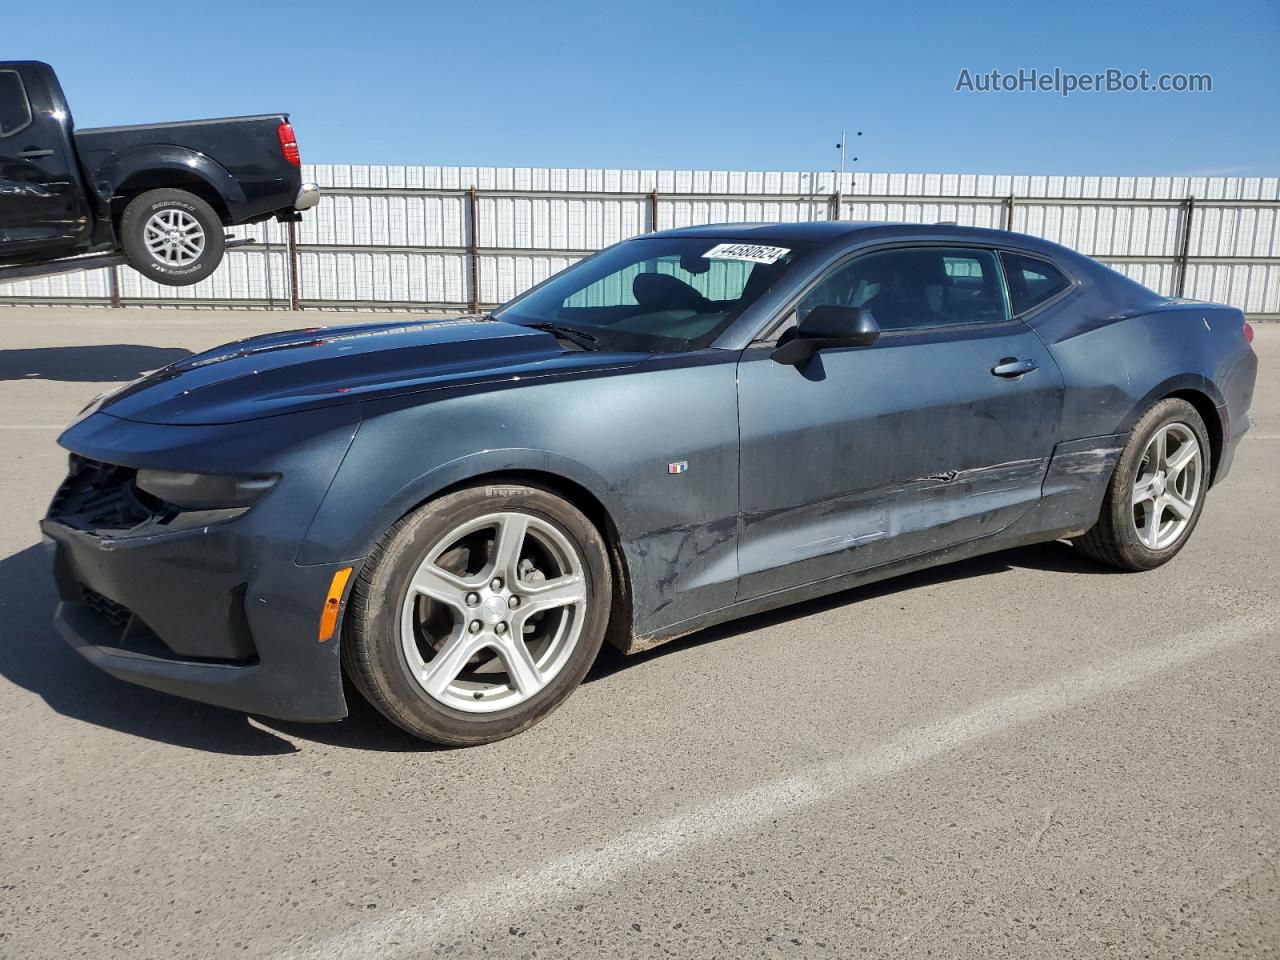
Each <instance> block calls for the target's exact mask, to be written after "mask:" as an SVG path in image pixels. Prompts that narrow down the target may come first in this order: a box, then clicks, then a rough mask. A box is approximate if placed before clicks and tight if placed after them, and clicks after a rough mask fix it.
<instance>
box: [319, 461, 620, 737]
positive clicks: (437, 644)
mask: <svg viewBox="0 0 1280 960" xmlns="http://www.w3.org/2000/svg"><path fill="white" fill-rule="evenodd" d="M609 603H610V578H609V565H608V559H607V554H606V551H605V547H604V543H603V541H602V540H601V538H600V535H599V533H598V532H597V531H596V529H595V527H594V526H593V525H592V524H591V522H590V521H589V520H587V518H586V517H584V516H583V515H582V514H581V513H580V512H579V511H578V510H577V509H575V508H574V507H573V506H572V505H570V504H568V503H567V502H565V501H564V500H561V499H560V498H558V497H556V496H554V495H553V494H551V493H550V492H549V491H546V490H542V489H539V488H536V487H526V486H518V487H501V488H494V487H472V488H468V489H465V490H461V491H458V492H456V493H453V494H450V495H448V496H446V497H444V498H442V499H440V500H438V501H435V502H433V503H430V504H428V505H427V506H425V507H423V508H422V509H421V510H419V511H417V512H416V513H414V514H410V515H409V516H408V517H406V518H404V519H403V520H401V521H400V523H398V524H397V525H396V526H395V527H393V528H392V530H390V531H388V533H387V535H386V536H385V537H384V538H383V540H382V542H381V543H380V544H379V545H378V548H377V549H376V550H375V551H374V554H373V555H372V556H371V557H370V559H369V561H368V562H367V563H366V565H365V568H364V569H363V570H362V571H361V574H360V577H359V578H358V579H357V582H356V585H355V587H354V588H353V592H352V597H351V601H350V604H349V610H348V615H347V627H348V629H346V630H345V631H344V635H343V640H342V643H343V657H344V662H345V663H346V666H347V671H348V673H349V674H350V676H351V677H352V679H353V681H354V682H355V683H356V685H357V686H358V687H359V688H360V689H361V691H362V692H363V693H364V694H365V695H366V696H367V697H368V698H369V700H370V702H372V703H373V704H374V706H376V707H377V708H378V709H379V710H381V711H382V712H383V713H384V714H386V715H387V716H388V717H389V718H390V719H391V720H393V721H394V722H396V723H397V724H399V725H400V726H402V727H404V728H405V729H406V730H409V731H410V732H411V733H414V734H416V735H417V736H420V737H423V738H425V739H428V740H433V741H435V742H437V743H444V744H449V745H456V746H461V745H467V744H476V743H486V742H489V741H492V740H498V739H501V738H502V737H507V736H510V735H512V734H514V733H518V732H520V731H521V730H524V729H526V728H527V727H530V726H532V725H533V724H534V723H536V722H538V721H539V720H540V719H542V718H543V717H545V716H546V715H547V714H549V713H550V712H551V711H552V710H554V709H555V708H556V707H557V706H558V705H559V704H560V703H561V702H562V701H563V700H564V699H565V698H566V697H568V696H569V694H570V693H572V691H573V689H574V688H575V687H576V686H577V685H578V684H579V683H580V682H581V680H582V677H583V676H584V675H585V674H586V671H587V669H588V668H589V667H590V666H591V663H592V662H593V661H594V659H595V656H596V654H597V652H598V651H599V649H600V644H601V641H602V639H603V637H604V630H605V626H606V625H607V622H608V612H609Z"/></svg>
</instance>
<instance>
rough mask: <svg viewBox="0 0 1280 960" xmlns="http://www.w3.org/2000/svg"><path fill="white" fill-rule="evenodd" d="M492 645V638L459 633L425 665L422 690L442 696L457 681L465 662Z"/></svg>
mask: <svg viewBox="0 0 1280 960" xmlns="http://www.w3.org/2000/svg"><path fill="white" fill-rule="evenodd" d="M492 643H493V637H491V636H488V635H486V634H471V633H468V632H466V630H462V631H459V632H458V633H457V635H456V636H453V637H451V638H450V639H449V640H447V641H446V642H445V645H444V646H443V647H441V648H440V650H439V651H438V652H437V653H436V655H435V656H434V657H432V658H431V662H430V663H428V664H427V665H426V669H425V670H424V671H423V674H422V678H421V682H422V688H423V689H424V690H426V691H427V693H429V694H431V695H432V696H433V697H441V696H443V694H444V692H445V691H446V690H447V689H448V688H449V685H450V684H452V683H453V682H454V681H455V680H457V679H458V674H460V673H462V670H463V668H464V667H465V666H466V665H467V661H468V660H470V659H471V658H472V657H474V656H475V655H476V654H477V653H479V652H480V651H481V650H483V649H484V648H485V647H487V646H489V645H491V644H492Z"/></svg>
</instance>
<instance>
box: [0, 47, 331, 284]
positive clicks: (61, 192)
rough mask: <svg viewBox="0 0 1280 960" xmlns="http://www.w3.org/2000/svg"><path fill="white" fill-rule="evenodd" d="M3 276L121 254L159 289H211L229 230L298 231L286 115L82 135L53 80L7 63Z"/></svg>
mask: <svg viewBox="0 0 1280 960" xmlns="http://www.w3.org/2000/svg"><path fill="white" fill-rule="evenodd" d="M0 197H4V198H5V202H4V203H2V204H0V264H6V263H8V264H15V263H23V264H30V263H39V262H46V261H50V260H54V259H60V258H65V257H74V256H78V255H80V254H84V253H94V252H105V251H116V252H120V253H123V254H124V255H125V256H126V257H127V258H128V261H129V263H130V264H131V265H132V266H134V267H135V268H136V269H137V270H139V272H141V273H143V274H144V275H146V276H148V277H150V278H151V279H153V280H156V281H158V282H160V283H165V284H169V285H175V286H177V285H185V284H190V283H195V282H198V281H199V280H202V279H204V278H205V277H207V276H208V275H209V274H210V273H212V271H213V270H214V269H215V268H216V267H217V265H218V262H219V261H220V260H221V257H222V251H223V247H224V237H223V231H224V228H225V227H228V226H234V225H237V224H245V223H257V222H260V221H262V220H266V219H269V218H271V217H275V218H277V219H280V220H297V219H300V211H302V210H305V209H308V208H309V207H312V206H314V205H315V204H316V203H318V202H319V191H318V190H317V189H316V188H315V186H314V185H313V184H303V182H302V172H301V161H300V158H299V155H298V145H297V140H296V138H295V137H294V133H293V127H292V125H291V124H290V123H289V115H288V114H287V113H267V114H258V115H256V116H248V117H221V118H215V119H209V120H186V121H178V122H174V123H156V124H137V125H130V126H116V127H95V128H87V129H83V130H77V129H75V126H74V123H73V121H72V119H71V113H70V109H69V108H68V107H67V103H66V99H65V97H64V96H63V93H62V87H61V85H60V84H59V83H58V79H57V76H56V75H55V74H54V71H53V68H52V67H50V66H49V65H48V64H44V63H38V62H34V61H18V62H8V63H0Z"/></svg>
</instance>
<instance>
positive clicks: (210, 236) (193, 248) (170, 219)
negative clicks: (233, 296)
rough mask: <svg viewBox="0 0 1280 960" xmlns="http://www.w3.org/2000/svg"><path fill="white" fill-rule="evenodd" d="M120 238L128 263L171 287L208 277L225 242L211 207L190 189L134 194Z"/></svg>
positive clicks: (123, 221) (216, 263)
mask: <svg viewBox="0 0 1280 960" xmlns="http://www.w3.org/2000/svg"><path fill="white" fill-rule="evenodd" d="M120 236H121V242H122V243H123V246H124V252H125V256H127V257H128V258H129V265H130V266H132V267H133V268H134V269H135V270H137V271H138V272H139V273H141V274H142V275H143V276H145V277H149V278H150V279H152V280H154V281H156V282H157V283H163V284H165V285H166V286H170V287H185V286H188V285H190V284H193V283H199V282H200V281H201V280H203V279H204V278H205V277H207V276H209V275H210V274H211V273H213V271H214V270H216V269H217V267H218V264H220V263H221V262H222V253H223V249H224V248H225V245H226V239H225V237H224V235H223V232H222V221H221V220H220V219H219V218H218V215H217V214H216V213H215V212H214V210H213V208H212V207H211V206H209V204H207V203H205V201H203V200H201V199H200V198H199V197H197V196H196V195H195V194H194V193H188V192H187V191H186V190H174V189H162V190H148V191H147V192H146V193H142V194H139V195H138V196H136V197H134V198H133V200H131V201H130V202H129V205H128V206H127V207H125V211H124V216H123V217H122V218H121V220H120Z"/></svg>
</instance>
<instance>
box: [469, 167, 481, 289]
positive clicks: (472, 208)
mask: <svg viewBox="0 0 1280 960" xmlns="http://www.w3.org/2000/svg"><path fill="white" fill-rule="evenodd" d="M467 210H468V213H469V216H468V220H469V221H470V223H469V229H468V230H467V261H468V265H469V267H470V271H471V300H470V302H469V304H468V308H469V309H470V311H471V312H472V313H479V312H480V217H479V210H480V191H479V190H477V189H476V188H475V184H472V185H471V189H470V190H468V191H467Z"/></svg>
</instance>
